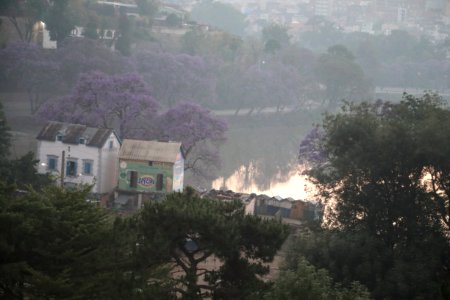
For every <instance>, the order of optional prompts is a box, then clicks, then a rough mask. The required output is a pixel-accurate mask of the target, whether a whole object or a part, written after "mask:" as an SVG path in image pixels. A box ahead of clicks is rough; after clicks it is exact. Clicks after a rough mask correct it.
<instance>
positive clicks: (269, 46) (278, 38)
mask: <svg viewBox="0 0 450 300" xmlns="http://www.w3.org/2000/svg"><path fill="white" fill-rule="evenodd" d="M262 39H263V42H264V51H265V52H267V53H274V52H275V51H277V50H279V49H281V48H282V47H286V46H288V45H289V40H290V37H289V35H288V33H287V28H286V27H283V26H281V25H277V24H271V25H269V26H267V27H264V28H263V31H262Z"/></svg>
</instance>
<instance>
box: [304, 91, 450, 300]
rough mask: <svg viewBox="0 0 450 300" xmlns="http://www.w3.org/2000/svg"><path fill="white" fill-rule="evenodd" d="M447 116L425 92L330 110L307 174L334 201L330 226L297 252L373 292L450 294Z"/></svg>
mask: <svg viewBox="0 0 450 300" xmlns="http://www.w3.org/2000/svg"><path fill="white" fill-rule="evenodd" d="M449 122H450V111H448V110H447V109H446V108H444V107H443V106H442V104H441V99H440V98H439V97H438V96H437V95H429V94H425V95H424V96H423V97H420V98H416V97H413V96H410V95H405V96H404V98H403V101H402V102H401V103H398V104H391V103H382V102H377V103H374V104H367V103H363V104H360V105H355V104H346V105H344V106H343V108H342V112H340V113H337V114H334V115H327V116H326V117H325V119H324V121H323V124H322V128H323V130H324V134H323V136H322V137H320V141H319V144H320V148H321V150H320V151H322V152H323V155H324V156H325V157H326V162H325V163H320V165H315V166H314V167H313V168H312V169H311V170H310V171H309V174H310V176H312V178H314V181H315V182H316V184H317V187H318V189H319V191H320V192H321V194H322V195H323V196H324V197H325V198H326V199H328V200H330V202H329V203H330V208H331V211H330V214H329V217H328V221H329V224H330V225H332V226H334V227H335V228H336V229H335V230H333V231H330V232H327V231H325V232H320V233H318V234H317V236H312V237H308V238H307V239H302V240H301V241H300V244H301V246H299V247H298V249H300V250H299V251H302V252H303V253H306V254H305V256H306V257H307V259H308V260H309V261H311V262H312V263H313V264H314V265H316V266H319V267H325V268H327V269H328V270H329V271H330V273H331V274H332V276H333V278H335V279H339V280H342V281H343V282H344V283H346V284H349V283H350V282H351V281H354V280H358V281H360V282H361V283H363V284H364V285H366V286H367V287H368V289H369V290H370V291H371V293H372V295H373V296H374V297H375V298H376V299H386V298H388V299H427V298H432V299H446V298H448V297H449V289H448V287H449V286H450V272H449V271H448V270H449V263H450V262H449V260H448V257H449V254H450V247H449V244H448V238H447V237H446V233H447V232H448V228H449V227H448V220H449V202H448V199H449V197H448V195H449V190H448V181H447V178H448V177H449V173H448V171H449V170H448V169H447V166H448V165H449V161H448V155H446V154H444V153H448V152H447V151H448V149H449V145H448V141H449V140H450V137H449V136H448V135H449V133H448V130H447V129H444V128H448V127H447V126H448V124H449ZM444 178H446V179H444Z"/></svg>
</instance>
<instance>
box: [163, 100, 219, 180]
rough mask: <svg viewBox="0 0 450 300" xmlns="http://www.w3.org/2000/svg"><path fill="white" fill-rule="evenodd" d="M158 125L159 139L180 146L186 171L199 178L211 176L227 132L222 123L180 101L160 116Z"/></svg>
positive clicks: (204, 110) (209, 113)
mask: <svg viewBox="0 0 450 300" xmlns="http://www.w3.org/2000/svg"><path fill="white" fill-rule="evenodd" d="M158 124H159V129H158V132H159V136H158V138H160V139H165V140H172V141H179V142H181V143H182V151H183V154H184V157H185V158H186V161H185V169H186V170H189V171H191V172H192V173H193V174H194V175H195V176H198V177H201V178H208V179H211V178H213V177H214V171H215V170H214V169H215V168H218V167H219V166H220V157H219V147H220V145H221V144H223V142H225V140H226V138H225V132H226V131H227V129H228V126H227V123H226V122H225V121H224V120H222V119H220V118H218V117H216V116H214V115H213V114H212V113H211V112H210V111H209V110H208V109H206V108H203V107H201V106H200V105H198V104H195V103H187V102H183V103H179V104H177V105H176V106H174V107H173V108H171V109H169V110H168V111H167V112H166V113H164V114H162V115H161V116H160V117H159V119H158Z"/></svg>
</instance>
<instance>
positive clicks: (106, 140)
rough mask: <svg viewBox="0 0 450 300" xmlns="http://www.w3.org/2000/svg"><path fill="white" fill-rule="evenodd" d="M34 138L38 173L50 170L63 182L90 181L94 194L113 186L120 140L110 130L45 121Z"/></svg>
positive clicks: (103, 192)
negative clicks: (36, 141) (35, 140)
mask: <svg viewBox="0 0 450 300" xmlns="http://www.w3.org/2000/svg"><path fill="white" fill-rule="evenodd" d="M36 139H37V140H38V144H37V152H36V156H37V159H38V160H39V161H40V163H39V168H38V172H39V173H51V174H53V175H55V176H56V177H58V178H59V180H60V181H59V182H63V184H64V185H65V186H70V185H73V184H79V183H87V184H94V187H93V189H92V193H94V194H105V193H109V192H111V191H113V189H114V188H115V186H116V184H117V170H118V161H119V159H118V157H119V150H120V145H121V141H120V139H119V138H118V137H117V135H116V133H115V132H114V130H112V129H110V128H94V127H88V126H86V125H79V124H68V123H61V122H49V123H47V124H46V125H45V126H44V128H42V130H41V132H40V133H39V135H38V136H37V138H36Z"/></svg>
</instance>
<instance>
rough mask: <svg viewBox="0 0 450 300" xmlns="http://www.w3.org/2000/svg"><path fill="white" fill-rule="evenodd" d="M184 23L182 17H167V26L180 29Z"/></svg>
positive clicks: (174, 15)
mask: <svg viewBox="0 0 450 300" xmlns="http://www.w3.org/2000/svg"><path fill="white" fill-rule="evenodd" d="M182 21H183V20H182V19H181V18H180V17H178V16H177V15H176V14H173V13H172V14H169V15H168V16H167V17H166V24H167V26H169V27H179V26H181V25H182Z"/></svg>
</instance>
